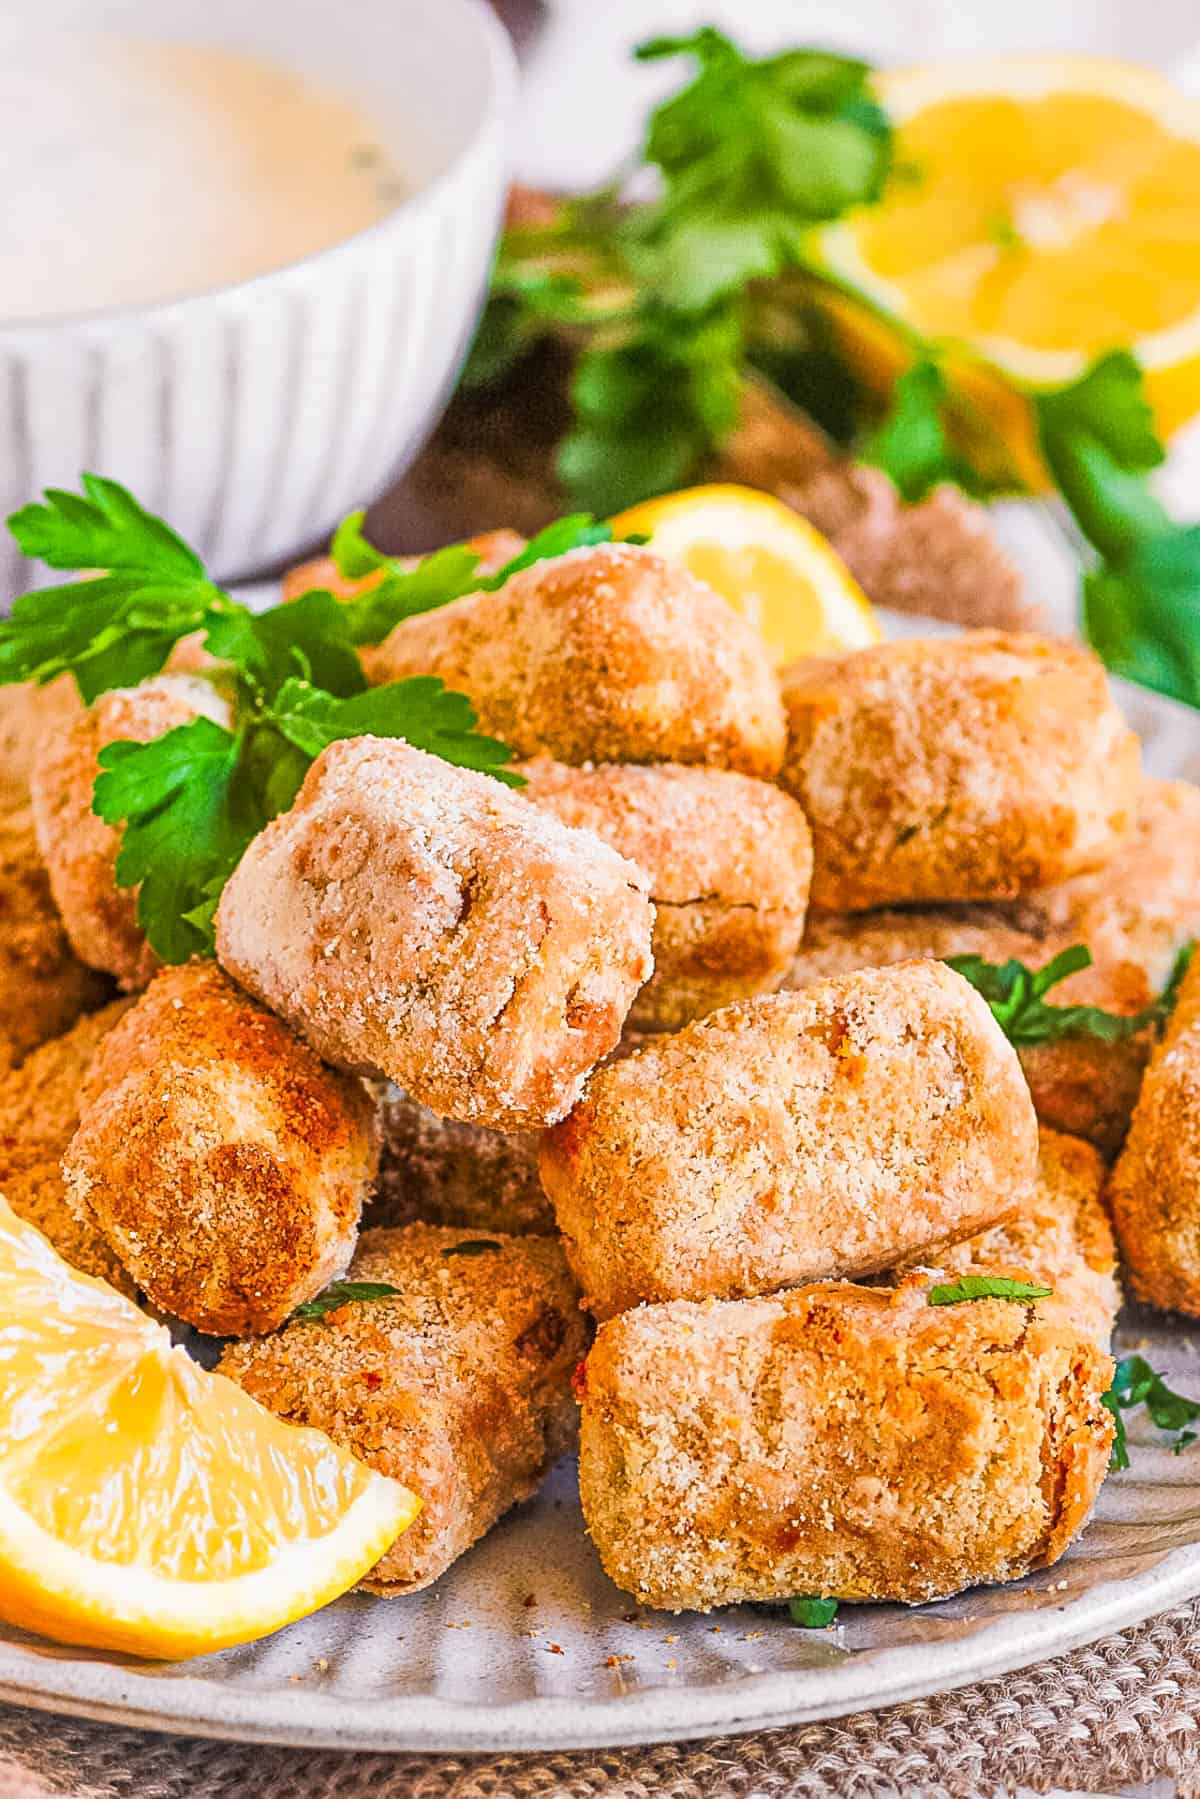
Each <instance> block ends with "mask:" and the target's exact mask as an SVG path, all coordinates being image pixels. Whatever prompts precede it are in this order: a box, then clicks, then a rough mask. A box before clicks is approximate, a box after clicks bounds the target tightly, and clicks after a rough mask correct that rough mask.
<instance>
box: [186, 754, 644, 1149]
mask: <svg viewBox="0 0 1200 1799" xmlns="http://www.w3.org/2000/svg"><path fill="white" fill-rule="evenodd" d="M652 920H653V908H652V907H651V904H650V901H649V899H648V898H647V895H646V878H645V876H644V875H643V874H642V872H641V870H640V869H637V868H635V867H634V866H633V864H632V863H631V862H627V861H625V860H624V858H623V857H621V856H618V855H617V854H616V853H615V851H613V850H611V849H609V848H608V846H607V845H606V844H603V843H601V842H600V839H599V838H598V837H595V836H593V834H592V833H591V832H590V831H576V830H572V829H570V828H569V827H568V826H566V825H563V824H560V822H559V821H558V819H556V818H552V817H550V816H548V815H547V814H546V813H544V812H541V811H539V810H538V809H537V808H536V807H534V806H531V805H529V804H528V803H527V802H526V801H525V800H523V799H521V798H519V797H518V795H517V794H515V793H513V792H512V791H511V790H510V789H508V788H506V787H504V786H502V785H501V783H500V782H499V781H495V780H492V779H491V778H490V777H489V776H487V775H482V774H476V773H474V772H473V771H471V770H469V769H462V768H455V767H452V766H451V764H450V763H448V762H443V761H442V760H441V759H440V757H437V756H428V755H425V754H424V753H423V752H421V751H420V750H414V749H411V748H410V747H409V745H408V744H406V743H401V742H397V741H395V740H391V739H383V738H378V737H360V738H356V739H354V740H353V741H352V742H341V743H334V744H331V745H330V746H329V748H328V749H326V750H324V751H323V752H322V754H321V755H320V756H318V758H317V760H316V761H315V762H314V763H313V765H312V768H311V769H310V770H309V773H308V775H307V777H306V778H305V782H304V785H303V787H302V788H301V790H300V794H299V796H298V798H297V800H296V803H295V805H294V806H293V807H292V810H291V811H290V812H288V813H285V814H284V815H283V816H282V817H281V818H277V819H276V820H275V821H274V822H273V823H272V824H270V825H268V826H267V828H266V830H265V831H263V832H261V833H260V835H259V836H258V837H256V838H255V840H254V842H253V843H252V844H251V845H250V847H249V849H248V850H247V851H246V854H245V855H244V856H243V858H242V861H241V863H240V865H239V867H238V868H237V870H236V872H235V873H234V875H233V876H232V878H231V879H230V881H229V883H228V885H227V886H226V888H225V892H224V894H223V896H222V899H221V905H220V910H219V912H218V914H217V952H218V954H219V956H220V958H221V961H222V963H223V964H224V966H225V967H226V968H228V969H229V971H230V972H231V973H232V974H233V975H234V976H235V977H236V978H237V979H238V980H239V981H241V982H242V984H243V986H245V987H248V988H249V989H250V991H251V992H253V993H256V994H257V995H258V996H259V998H260V999H262V1000H264V1001H265V1002H266V1004H267V1005H269V1006H272V1007H273V1008H274V1009H275V1011H277V1012H278V1013H279V1014H280V1015H281V1016H282V1017H284V1018H286V1019H288V1021H289V1022H290V1023H292V1024H293V1025H294V1026H295V1027H296V1029H297V1030H299V1031H301V1032H303V1034H304V1035H305V1036H306V1037H307V1038H308V1040H309V1042H310V1043H312V1044H313V1045H314V1047H315V1048H316V1049H317V1051H318V1052H319V1053H320V1054H321V1055H323V1056H326V1057H327V1058H328V1059H329V1060H330V1061H331V1062H336V1063H339V1064H341V1065H343V1066H345V1067H350V1068H357V1069H360V1070H361V1071H363V1072H364V1073H372V1074H383V1075H385V1076H387V1078H388V1079H390V1080H394V1081H395V1082H396V1083H397V1084H398V1085H399V1086H401V1087H403V1088H404V1090H405V1091H406V1092H408V1093H411V1094H412V1096H413V1097H414V1098H415V1099H417V1100H419V1101H420V1102H421V1104H422V1105H427V1106H429V1107H431V1108H432V1109H433V1110H434V1111H435V1112H438V1113H440V1114H443V1115H444V1116H447V1117H450V1118H457V1119H459V1120H461V1121H463V1122H466V1123H474V1124H483V1125H489V1126H492V1127H493V1128H495V1129H498V1130H510V1131H521V1130H532V1129H535V1128H536V1127H537V1126H539V1125H542V1124H545V1123H547V1122H549V1121H550V1120H552V1119H556V1118H561V1117H562V1116H563V1115H564V1113H566V1112H568V1111H569V1110H570V1108H571V1106H572V1105H573V1104H574V1102H575V1100H576V1098H577V1097H578V1095H579V1092H580V1089H581V1088H582V1086H583V1083H584V1080H585V1079H586V1077H587V1075H588V1073H589V1071H590V1070H591V1069H592V1068H593V1067H594V1066H595V1064H596V1063H597V1062H599V1061H600V1060H601V1058H602V1057H604V1056H606V1055H607V1054H608V1052H609V1050H610V1049H612V1048H613V1046H614V1044H615V1043H616V1042H617V1039H618V1037H619V1036H620V1034H621V1026H622V1025H623V1024H624V1022H625V1018H626V1015H627V1014H628V1011H629V1007H630V1005H631V1003H632V1001H633V996H634V994H635V993H636V992H637V989H638V988H639V987H640V986H641V984H642V982H643V981H644V980H645V979H646V977H647V975H648V974H649V973H650V970H651V966H652V959H651V954H650V934H651V924H652Z"/></svg>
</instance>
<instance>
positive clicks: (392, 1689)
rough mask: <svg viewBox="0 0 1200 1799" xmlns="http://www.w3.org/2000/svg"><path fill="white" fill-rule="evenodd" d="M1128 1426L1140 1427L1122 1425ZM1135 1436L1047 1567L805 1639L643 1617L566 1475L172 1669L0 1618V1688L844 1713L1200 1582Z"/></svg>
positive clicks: (117, 1701) (1181, 719) (1194, 1378)
mask: <svg viewBox="0 0 1200 1799" xmlns="http://www.w3.org/2000/svg"><path fill="white" fill-rule="evenodd" d="M1120 697H1121V702H1122V705H1123V706H1124V707H1125V709H1126V711H1127V713H1128V716H1129V718H1130V721H1131V722H1132V723H1133V725H1134V726H1135V728H1136V729H1137V730H1138V731H1139V733H1140V734H1141V737H1142V740H1143V744H1144V746H1145V754H1146V764H1147V767H1148V769H1149V771H1150V772H1151V773H1153V774H1157V775H1183V776H1187V777H1188V778H1191V779H1200V717H1198V716H1197V715H1196V714H1195V713H1192V712H1189V711H1187V710H1186V709H1185V708H1183V707H1180V706H1176V705H1173V704H1172V703H1171V702H1169V701H1167V700H1161V699H1158V698H1156V697H1155V696H1154V695H1152V694H1148V693H1143V692H1141V691H1139V690H1137V689H1134V688H1124V689H1122V690H1121V695H1120ZM1120 1340H1121V1342H1122V1344H1123V1345H1124V1346H1125V1347H1126V1348H1130V1347H1134V1346H1136V1347H1138V1348H1145V1347H1146V1346H1147V1345H1149V1350H1148V1353H1149V1354H1150V1355H1151V1357H1152V1359H1154V1361H1155V1362H1156V1364H1157V1365H1159V1366H1161V1367H1162V1368H1163V1369H1164V1370H1165V1371H1167V1373H1168V1374H1169V1375H1173V1376H1175V1377H1176V1381H1177V1384H1178V1386H1179V1387H1180V1388H1181V1389H1182V1391H1184V1392H1192V1393H1198V1394H1200V1355H1198V1354H1197V1349H1198V1348H1200V1326H1198V1327H1196V1329H1195V1330H1194V1331H1192V1330H1189V1329H1187V1328H1185V1327H1183V1326H1181V1325H1176V1324H1173V1323H1170V1322H1164V1321H1163V1320H1161V1319H1151V1318H1150V1317H1149V1316H1148V1315H1141V1314H1137V1315H1135V1314H1132V1313H1127V1314H1126V1316H1125V1317H1124V1319H1123V1321H1122V1328H1121V1336H1120ZM1135 1416H1136V1414H1135ZM1153 1438H1154V1433H1153V1431H1146V1430H1145V1429H1144V1428H1143V1427H1141V1426H1140V1425H1138V1426H1134V1425H1131V1427H1130V1439H1131V1443H1132V1445H1133V1453H1132V1463H1133V1465H1132V1467H1131V1468H1130V1469H1129V1470H1128V1471H1127V1472H1125V1473H1122V1474H1118V1475H1113V1476H1112V1477H1111V1478H1110V1479H1109V1480H1108V1481H1107V1482H1106V1483H1105V1486H1104V1489H1103V1491H1102V1493H1101V1496H1100V1502H1099V1506H1098V1508H1097V1513H1096V1516H1095V1518H1094V1519H1093V1521H1092V1523H1091V1525H1090V1526H1089V1528H1088V1529H1087V1531H1086V1532H1085V1533H1084V1535H1083V1536H1082V1537H1081V1539H1080V1540H1079V1542H1078V1543H1077V1544H1076V1545H1075V1546H1074V1548H1073V1549H1072V1550H1071V1552H1070V1554H1069V1555H1067V1556H1066V1557H1065V1558H1064V1560H1063V1561H1062V1562H1060V1563H1059V1564H1058V1566H1057V1567H1055V1568H1052V1569H1049V1570H1046V1571H1044V1572H1043V1573H1041V1574H1037V1575H1034V1576H1032V1577H1030V1578H1029V1579H1028V1580H1023V1581H1018V1582H1016V1583H1015V1584H1013V1585H1011V1586H1006V1587H1002V1588H985V1589H980V1590H977V1591H974V1592H971V1593H967V1594H964V1595H963V1596H962V1597H960V1598H958V1599H954V1600H949V1601H947V1602H946V1603H944V1604H941V1605H928V1606H922V1607H920V1608H919V1609H915V1610H907V1609H905V1608H903V1607H900V1606H853V1607H851V1606H846V1607H843V1608H842V1613H841V1616H840V1618H839V1621H838V1622H837V1624H836V1625H835V1626H834V1627H833V1628H831V1629H829V1630H824V1631H805V1630H801V1629H798V1628H797V1627H796V1626H794V1625H792V1624H791V1623H789V1622H788V1620H787V1618H786V1615H785V1614H783V1613H781V1612H779V1611H772V1610H768V1609H765V1608H762V1607H752V1606H745V1607H739V1608H737V1609H733V1610H729V1611H724V1612H719V1613H716V1614H714V1615H712V1616H708V1617H701V1616H698V1615H694V1614H689V1615H685V1616H682V1617H678V1618H676V1617H672V1616H670V1615H668V1614H667V1613H663V1612H648V1611H644V1610H638V1609H637V1608H635V1606H634V1605H633V1602H632V1601H631V1600H630V1599H629V1598H628V1597H627V1596H626V1595H624V1594H622V1593H620V1592H618V1590H617V1589H616V1588H615V1587H614V1586H613V1585H612V1584H611V1583H610V1582H609V1581H608V1580H607V1579H606V1578H605V1576H604V1574H603V1573H602V1571H601V1569H600V1565H599V1562H598V1560H597V1558H596V1555H595V1552H594V1550H593V1549H592V1547H591V1545H590V1544H589V1542H588V1541H587V1538H586V1536H585V1534H584V1529H583V1521H582V1518H581V1516H580V1512H579V1504H578V1498H577V1495H576V1488H575V1477H574V1468H573V1467H572V1466H571V1465H570V1464H563V1465H562V1466H561V1467H559V1468H558V1469H556V1470H555V1472H554V1474H553V1475H552V1476H551V1478H550V1480H549V1481H548V1482H547V1484H546V1486H545V1488H544V1490H543V1491H542V1493H541V1494H540V1495H539V1496H538V1497H537V1498H536V1499H534V1500H532V1501H531V1502H530V1503H529V1504H527V1505H524V1506H522V1507H520V1508H519V1509H518V1510H517V1511H515V1512H513V1513H511V1514H510V1516H509V1517H508V1518H507V1519H506V1520H505V1521H504V1522H503V1523H502V1524H501V1525H499V1526H498V1528H497V1529H496V1530H494V1531H493V1532H492V1534H491V1535H490V1536H489V1537H488V1538H487V1539H486V1541H484V1542H483V1543H481V1544H480V1545H479V1546H478V1547H477V1548H476V1549H474V1550H472V1551H471V1553H470V1554H469V1555H467V1556H465V1557H464V1558H463V1559H462V1561H460V1562H459V1563H458V1564H457V1565H456V1566H455V1567H454V1568H453V1569H451V1571H450V1572H449V1574H447V1575H446V1576H445V1578H444V1579H443V1580H441V1581H439V1582H438V1584H437V1585H436V1587H434V1588H433V1589H432V1591H430V1592H426V1593H421V1594H417V1595H415V1596H413V1597H411V1598H406V1599H395V1600H391V1601H387V1602H385V1601H380V1600H373V1599H369V1598H365V1597H360V1596H357V1595H352V1596H350V1597H348V1598H346V1599H343V1600H340V1601H339V1602H338V1603H337V1604H336V1605H334V1606H331V1607H329V1608H328V1609H327V1610H326V1611H324V1612H322V1613H320V1614H319V1615H318V1616H317V1617H315V1618H309V1619H307V1620H305V1621H304V1622H303V1623H300V1624H295V1625H292V1626H291V1627H290V1628H289V1629H287V1630H283V1631H280V1632H278V1633H277V1634H276V1635H275V1636H273V1637H270V1638H268V1639H266V1640H265V1641H264V1642H261V1643H256V1644H253V1645H251V1646H250V1647H248V1648H244V1649H233V1650H227V1651H226V1652H225V1653H223V1654H220V1655H213V1656H207V1657H204V1658H202V1659H200V1660H197V1661H191V1662H185V1663H180V1664H175V1665H168V1666H163V1665H160V1664H155V1663H149V1662H137V1661H132V1660H129V1659H123V1658H120V1657H115V1656H106V1655H100V1654H90V1653H87V1652H83V1651H78V1650H70V1649H59V1648H55V1647H54V1646H53V1645H50V1644H47V1643H43V1642H40V1641H38V1640H37V1639H35V1638H33V1637H30V1636H26V1635H24V1634H23V1633H22V1632H20V1631H13V1630H7V1629H5V1627H4V1626H2V1625H0V1697H2V1698H5V1699H10V1700H14V1701H18V1702H23V1703H25V1704H27V1705H33V1706H40V1707H43V1708H45V1709H47V1710H51V1711H65V1712H73V1713H77V1714H81V1715H84V1716H88V1717H99V1718H108V1719H114V1720H120V1721H121V1722H123V1723H130V1724H141V1725H147V1726H151V1727H153V1728H156V1729H159V1730H175V1731H182V1732H187V1733H189V1734H196V1735H211V1736H220V1737H233V1738H243V1739H253V1740H259V1741H268V1742H281V1743H296V1744H313V1745H316V1744H323V1745H330V1746H334V1747H338V1748H346V1749H376V1750H378V1749H417V1750H420V1749H439V1750H478V1749H492V1750H495V1749H514V1750H516V1749H551V1748H553V1749H573V1748H587V1747H592V1746H596V1745H613V1746H615V1745H617V1744H626V1743H639V1742H662V1741H665V1740H667V1739H669V1738H685V1737H701V1736H707V1735H713V1734H718V1733H721V1732H725V1731H734V1730H750V1729H759V1728H762V1727H763V1726H766V1725H772V1724H786V1723H795V1722H801V1721H805V1720H809V1719H813V1718H827V1717H836V1716H838V1715H840V1714H845V1713H847V1712H852V1711H857V1710H861V1709H863V1708H866V1707H875V1706H881V1705H887V1704H891V1703H894V1702H895V1701H897V1700H901V1699H911V1698H915V1697H919V1696H921V1695H924V1694H929V1693H934V1692H939V1691H943V1690H945V1689H946V1688H949V1687H954V1686H962V1685H965V1684H966V1683H968V1682H970V1681H975V1680H978V1679H980V1678H982V1677H985V1676H988V1675H996V1674H1003V1673H1006V1672H1008V1671H1010V1670H1012V1669H1015V1668H1021V1667H1026V1666H1028V1665H1029V1664H1031V1663H1033V1662H1037V1661H1041V1660H1044V1659H1045V1658H1046V1657H1047V1656H1052V1655H1058V1654H1060V1653H1062V1652H1063V1651H1065V1650H1068V1649H1073V1648H1077V1647H1078V1646H1079V1645H1080V1644H1082V1643H1087V1642H1091V1641H1094V1640H1095V1639H1096V1638H1098V1637H1101V1636H1103V1635H1105V1634H1106V1633H1107V1632H1109V1631H1112V1630H1117V1629H1121V1628H1122V1627H1124V1626H1126V1625H1130V1624H1135V1623H1137V1622H1138V1621H1139V1620H1141V1619H1142V1618H1146V1617H1149V1616H1150V1615H1151V1614H1152V1613H1154V1612H1157V1611H1161V1610H1163V1609H1164V1608H1165V1607H1167V1606H1170V1605H1173V1604H1176V1603H1178V1602H1179V1601H1181V1600H1184V1599H1187V1598H1190V1597H1191V1596H1193V1595H1194V1594H1197V1593H1200V1445H1197V1447H1196V1448H1195V1449H1194V1450H1192V1451H1191V1452H1190V1453H1184V1454H1183V1455H1180V1456H1174V1455H1172V1454H1171V1453H1170V1451H1169V1450H1168V1449H1166V1448H1164V1447H1162V1446H1161V1445H1160V1444H1156V1443H1155V1442H1154V1441H1153Z"/></svg>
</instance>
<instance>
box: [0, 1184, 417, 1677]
mask: <svg viewBox="0 0 1200 1799" xmlns="http://www.w3.org/2000/svg"><path fill="white" fill-rule="evenodd" d="M419 1509H420V1501H419V1500H418V1499H417V1498H416V1496H415V1495H414V1494H412V1493H410V1492H408V1490H407V1489H406V1488H405V1487H402V1486H401V1485H400V1484H399V1482H397V1481H393V1480H388V1479H386V1478H385V1477H384V1476H383V1475H380V1474H376V1473H373V1472H372V1471H371V1470H370V1469H369V1468H366V1467H364V1466H363V1465H362V1464H361V1463H360V1462H357V1461H355V1460H354V1458H353V1457H352V1456H349V1455H347V1454H345V1453H344V1452H343V1451H342V1450H340V1449H338V1448H336V1447H335V1445H334V1444H333V1443H331V1442H330V1441H329V1439H328V1437H325V1436H323V1435H322V1434H321V1432H320V1431H315V1430H302V1429H299V1428H297V1427H296V1426H294V1425H289V1424H284V1423H282V1422H281V1421H280V1420H279V1419H277V1418H275V1417H273V1416H272V1415H271V1413H269V1412H267V1411H266V1410H264V1408H263V1407H262V1406H260V1405H258V1404H257V1403H256V1401H254V1400H252V1399H250V1398H249V1397H248V1395H247V1394H245V1393H243V1392H242V1390H241V1388H240V1387H236V1386H235V1385H234V1384H233V1382H232V1381H229V1380H226V1379H225V1378H224V1377H223V1376H222V1375H218V1374H207V1373H205V1372H204V1370H203V1369H201V1368H200V1367H198V1366H197V1364H196V1363H195V1362H193V1361H192V1360H191V1358H190V1357H189V1356H188V1355H187V1354H186V1353H185V1351H183V1350H182V1349H177V1348H174V1347H172V1344H171V1341H170V1338H169V1337H168V1335H167V1333H166V1331H165V1330H164V1329H163V1328H162V1326H161V1325H158V1324H155V1323H154V1322H153V1321H152V1320H150V1319H149V1318H146V1317H145V1316H144V1315H143V1314H142V1313H141V1312H139V1311H138V1309H137V1307H136V1306H134V1305H133V1304H132V1303H131V1302H130V1301H129V1300H127V1299H125V1298H124V1297H122V1295H121V1294H119V1293H115V1292H114V1291H113V1290H112V1289H111V1288H110V1287H107V1286H105V1284H104V1283H103V1282H102V1281H98V1280H93V1279H92V1278H91V1277H90V1276H89V1275H85V1274H79V1273H77V1272H76V1271H75V1270H74V1269H73V1268H70V1267H68V1265H67V1264H66V1263H65V1262H64V1261H63V1260H62V1259H61V1257H59V1256H58V1255H57V1254H56V1253H55V1251H54V1250H53V1249H52V1248H51V1247H50V1245H49V1243H48V1242H47V1241H46V1239H45V1238H44V1237H43V1236H42V1235H41V1233H40V1232H39V1231H36V1230H35V1229H34V1228H33V1226H32V1225H29V1224H25V1223H23V1222H22V1221H21V1220H20V1219H19V1218H17V1216H16V1214H15V1213H14V1212H13V1210H12V1208H11V1206H9V1204H8V1202H7V1201H6V1200H4V1199H2V1198H0V1618H3V1619H4V1620H5V1621H7V1622H8V1623H10V1624H16V1625H19V1626H21V1627H22V1628H24V1629H26V1630H33V1631H38V1632H40V1633H41V1634H42V1635H43V1636H48V1637H53V1638H55V1639H56V1640H57V1641H58V1642H63V1643H78V1644H83V1645H86V1646H88V1647H90V1648H98V1649H117V1650H125V1651H127V1652H129V1653H130V1654H133V1655H145V1656H172V1657H174V1656H186V1655H197V1654H201V1653H203V1652H205V1651H206V1650H210V1649H223V1648H226V1647H228V1646H229V1645H230V1644H232V1643H244V1642H249V1641H250V1640H251V1639H252V1638H255V1637H260V1636H265V1635H266V1633H267V1632H268V1631H272V1630H276V1629H278V1628H279V1626H280V1625H282V1624H288V1623H290V1622H291V1621H292V1620H293V1619H295V1618H301V1617H304V1616H305V1615H306V1614H307V1613H309V1612H312V1611H315V1610H316V1609H317V1607H318V1606H321V1605H324V1604H325V1603H326V1602H327V1601H328V1600H330V1599H333V1598H336V1596H337V1595H338V1594H339V1593H343V1592H345V1591H346V1589H347V1588H348V1587H351V1586H353V1585H354V1583H355V1581H356V1580H358V1579H359V1578H360V1577H361V1576H362V1575H363V1574H365V1573H366V1571H367V1569H368V1568H370V1567H371V1566H372V1565H373V1564H374V1563H375V1562H376V1561H377V1560H378V1558H379V1557H380V1556H381V1555H382V1554H383V1552H384V1550H385V1549H387V1548H388V1546H389V1544H391V1543H392V1542H394V1541H395V1539H396V1537H398V1536H399V1534H400V1533H401V1531H403V1530H404V1529H405V1528H406V1527H407V1526H408V1525H409V1524H410V1523H411V1522H412V1520H413V1518H414V1517H415V1516H416V1514H417V1512H418V1511H419Z"/></svg>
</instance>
